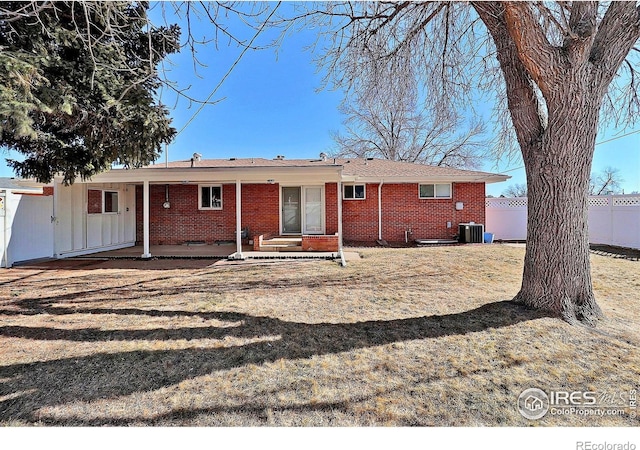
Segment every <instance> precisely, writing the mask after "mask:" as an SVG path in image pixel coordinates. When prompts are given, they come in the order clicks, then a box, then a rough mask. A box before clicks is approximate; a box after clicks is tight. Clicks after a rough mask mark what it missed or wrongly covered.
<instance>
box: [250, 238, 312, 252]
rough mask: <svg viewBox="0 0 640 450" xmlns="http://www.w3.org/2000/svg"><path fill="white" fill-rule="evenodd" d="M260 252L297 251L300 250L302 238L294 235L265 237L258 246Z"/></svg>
mask: <svg viewBox="0 0 640 450" xmlns="http://www.w3.org/2000/svg"><path fill="white" fill-rule="evenodd" d="M260 251H261V252H299V251H302V238H301V237H296V236H278V237H273V238H271V239H265V240H263V241H262V245H261V246H260Z"/></svg>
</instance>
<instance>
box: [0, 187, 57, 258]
mask: <svg viewBox="0 0 640 450" xmlns="http://www.w3.org/2000/svg"><path fill="white" fill-rule="evenodd" d="M0 198H1V199H2V203H3V205H2V206H3V208H1V209H0V224H1V225H2V232H1V233H0V267H11V266H12V265H13V264H14V263H17V262H20V261H27V260H32V259H39V258H50V257H52V256H53V224H52V223H51V215H52V214H53V196H50V195H49V196H42V195H22V194H16V193H13V192H11V191H10V190H9V191H5V192H2V193H0Z"/></svg>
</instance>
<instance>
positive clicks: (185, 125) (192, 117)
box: [176, 2, 282, 136]
mask: <svg viewBox="0 0 640 450" xmlns="http://www.w3.org/2000/svg"><path fill="white" fill-rule="evenodd" d="M281 3H282V2H278V4H277V5H276V6H275V8H273V11H271V13H270V14H269V16H268V17H267V18H266V19H265V20H264V22H262V24H261V25H260V28H259V29H258V31H256V34H255V35H254V36H253V37H252V38H251V41H249V43H248V44H247V45H246V46H245V47H244V49H243V50H242V52H240V55H239V56H238V57H237V58H236V60H235V61H234V63H233V64H232V65H231V67H230V68H229V70H228V71H227V73H225V74H224V76H223V77H222V79H221V80H220V81H219V82H218V84H217V85H216V87H215V88H214V89H213V91H211V94H209V96H208V97H207V99H206V100H205V101H204V102H202V104H201V105H200V108H198V110H197V111H196V112H195V113H194V114H193V116H191V118H190V119H189V120H187V123H185V124H184V126H183V127H182V128H181V129H180V131H178V132H177V133H176V136H178V135H179V134H180V133H182V132H183V131H184V130H185V128H187V127H188V126H189V124H191V122H193V120H194V119H195V118H196V116H197V115H198V114H200V112H201V111H202V110H203V109H204V107H205V106H206V105H207V102H208V101H209V100H210V99H211V97H213V96H214V95H215V93H216V92H218V89H220V86H222V83H224V81H225V80H226V79H227V77H228V76H229V75H230V74H231V72H232V71H233V69H234V68H235V67H236V66H237V65H238V63H239V62H240V60H241V59H242V57H243V56H244V54H245V53H246V52H247V50H249V48H250V47H251V46H252V45H253V42H254V41H255V40H256V39H257V38H258V36H259V35H260V33H262V30H264V27H265V26H266V24H267V22H269V20H270V19H271V17H272V16H273V15H274V14H275V12H276V11H277V9H278V7H279V6H280V4H281Z"/></svg>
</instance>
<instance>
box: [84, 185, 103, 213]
mask: <svg viewBox="0 0 640 450" xmlns="http://www.w3.org/2000/svg"><path fill="white" fill-rule="evenodd" d="M87 212H88V213H89V214H101V213H102V191H101V190H97V189H89V190H88V191H87Z"/></svg>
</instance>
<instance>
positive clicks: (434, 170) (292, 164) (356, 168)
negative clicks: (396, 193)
mask: <svg viewBox="0 0 640 450" xmlns="http://www.w3.org/2000/svg"><path fill="white" fill-rule="evenodd" d="M330 167H334V168H341V169H342V179H343V180H344V181H363V182H366V181H371V182H380V181H388V182H393V181H395V182H402V181H404V182H413V181H458V182H464V181H466V182H472V181H476V182H486V183H494V182H499V181H505V180H507V179H508V178H510V177H509V176H508V175H502V174H495V173H489V172H480V171H475V170H462V169H454V168H451V167H438V166H428V165H424V164H415V163H408V162H399V161H389V160H385V159H379V158H326V159H325V160H322V159H264V158H230V159H203V160H200V161H193V162H192V161H191V160H185V161H173V162H169V163H168V164H166V165H165V164H154V165H150V166H147V168H150V169H165V170H168V169H173V170H175V169H185V170H187V169H193V168H197V169H217V170H220V169H251V168H254V169H258V168H264V169H267V168H291V169H295V168H330Z"/></svg>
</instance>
